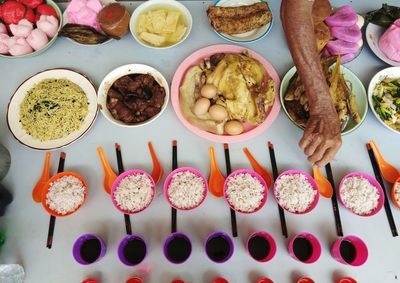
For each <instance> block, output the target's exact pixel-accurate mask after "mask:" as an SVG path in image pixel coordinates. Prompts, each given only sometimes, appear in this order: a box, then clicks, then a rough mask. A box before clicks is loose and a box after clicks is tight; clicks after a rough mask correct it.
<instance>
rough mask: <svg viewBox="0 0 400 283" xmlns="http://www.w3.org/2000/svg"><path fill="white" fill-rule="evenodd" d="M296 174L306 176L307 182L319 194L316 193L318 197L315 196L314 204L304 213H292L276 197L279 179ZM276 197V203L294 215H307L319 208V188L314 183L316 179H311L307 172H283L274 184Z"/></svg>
mask: <svg viewBox="0 0 400 283" xmlns="http://www.w3.org/2000/svg"><path fill="white" fill-rule="evenodd" d="M294 174H302V175H304V176H306V178H307V181H308V182H309V183H310V184H311V186H312V187H313V189H314V190H316V191H317V193H316V195H315V197H314V200H313V202H312V203H311V204H310V206H309V207H308V208H307V209H306V210H305V211H303V212H292V211H289V210H288V209H287V208H286V207H284V206H282V205H281V204H280V202H279V199H278V198H277V197H276V190H277V188H276V187H277V185H276V184H277V182H278V181H279V179H280V178H281V177H282V176H284V175H294ZM274 197H275V199H276V202H277V203H278V204H279V206H280V207H282V208H283V209H284V210H286V211H287V212H289V213H293V214H306V213H309V212H310V211H311V210H313V209H314V208H315V207H316V206H317V204H318V201H319V188H318V185H317V183H316V182H315V181H314V178H313V177H311V175H310V174H308V173H307V172H305V171H302V170H287V171H285V172H282V173H281V174H280V175H279V176H278V178H277V179H276V181H275V183H274Z"/></svg>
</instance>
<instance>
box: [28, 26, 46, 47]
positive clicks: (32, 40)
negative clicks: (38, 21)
mask: <svg viewBox="0 0 400 283" xmlns="http://www.w3.org/2000/svg"><path fill="white" fill-rule="evenodd" d="M26 41H27V42H28V43H29V45H30V46H32V48H33V49H35V50H39V49H41V48H42V47H43V46H45V45H46V44H47V43H48V42H49V39H48V38H47V35H46V34H45V33H44V32H43V31H42V30H40V29H34V30H33V31H32V32H31V34H30V35H29V36H28V37H27V39H26Z"/></svg>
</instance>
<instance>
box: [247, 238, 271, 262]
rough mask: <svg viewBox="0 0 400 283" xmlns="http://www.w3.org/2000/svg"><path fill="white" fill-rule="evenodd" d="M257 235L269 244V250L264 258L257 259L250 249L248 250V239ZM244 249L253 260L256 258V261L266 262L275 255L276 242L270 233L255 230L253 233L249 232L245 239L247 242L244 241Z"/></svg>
mask: <svg viewBox="0 0 400 283" xmlns="http://www.w3.org/2000/svg"><path fill="white" fill-rule="evenodd" d="M257 236H258V237H263V238H264V239H265V240H267V242H268V244H269V251H268V253H267V255H266V256H265V257H264V258H262V259H257V258H255V256H254V255H252V253H251V251H250V249H249V242H250V240H251V239H253V238H254V237H257ZM246 250H247V252H248V254H249V255H250V256H251V257H252V258H253V259H254V260H256V261H258V262H267V261H270V260H271V259H272V258H273V257H274V256H275V254H276V243H275V240H274V238H273V237H272V236H271V235H270V234H268V233H267V232H264V231H256V232H254V233H253V234H251V235H250V236H249V238H248V239H247V242H246Z"/></svg>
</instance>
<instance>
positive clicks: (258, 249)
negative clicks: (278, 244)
mask: <svg viewBox="0 0 400 283" xmlns="http://www.w3.org/2000/svg"><path fill="white" fill-rule="evenodd" d="M270 250H271V247H270V245H269V242H268V240H267V239H266V238H264V237H263V236H254V237H252V238H251V239H250V240H249V253H250V255H251V256H252V257H253V258H254V259H256V260H263V259H265V258H266V257H267V256H268V255H269V252H270Z"/></svg>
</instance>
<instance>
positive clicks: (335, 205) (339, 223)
mask: <svg viewBox="0 0 400 283" xmlns="http://www.w3.org/2000/svg"><path fill="white" fill-rule="evenodd" d="M325 172H326V176H327V177H328V180H329V182H330V183H331V185H332V189H333V194H332V198H331V202H332V209H333V215H334V216H335V225H336V234H337V235H338V237H343V228H342V221H341V220H340V213H339V206H338V202H337V196H336V189H335V181H334V180H333V174H332V168H331V164H330V163H328V164H326V165H325Z"/></svg>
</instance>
